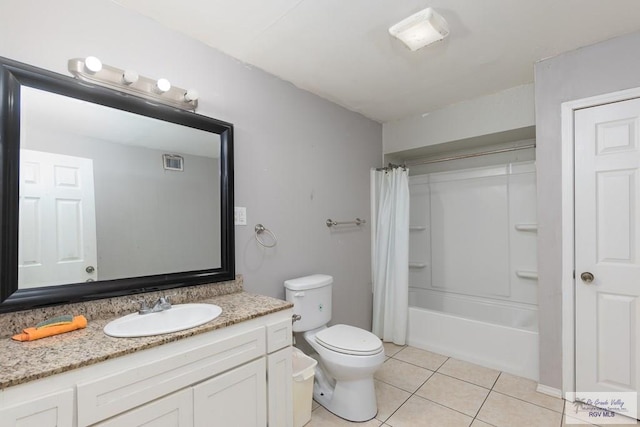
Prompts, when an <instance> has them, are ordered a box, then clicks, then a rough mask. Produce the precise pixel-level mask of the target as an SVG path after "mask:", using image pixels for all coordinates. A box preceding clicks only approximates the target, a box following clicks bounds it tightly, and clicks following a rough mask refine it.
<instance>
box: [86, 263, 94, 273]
mask: <svg viewBox="0 0 640 427" xmlns="http://www.w3.org/2000/svg"><path fill="white" fill-rule="evenodd" d="M84 271H86V272H87V273H89V274H91V273H93V272H94V271H96V269H95V267H94V266H93V265H90V266H89V267H87V268H85V269H84Z"/></svg>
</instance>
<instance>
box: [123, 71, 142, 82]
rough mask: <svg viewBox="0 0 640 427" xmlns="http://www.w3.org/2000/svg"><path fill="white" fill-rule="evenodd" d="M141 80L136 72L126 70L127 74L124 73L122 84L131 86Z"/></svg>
mask: <svg viewBox="0 0 640 427" xmlns="http://www.w3.org/2000/svg"><path fill="white" fill-rule="evenodd" d="M139 78H140V76H139V75H138V73H137V72H136V71H134V70H125V72H124V73H122V83H124V84H126V85H130V84H133V83H135V82H137V81H138V79H139Z"/></svg>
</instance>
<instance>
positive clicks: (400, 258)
mask: <svg viewBox="0 0 640 427" xmlns="http://www.w3.org/2000/svg"><path fill="white" fill-rule="evenodd" d="M408 175H409V171H408V170H407V169H406V168H404V167H389V168H385V169H384V170H375V169H372V170H371V267H372V275H371V276H372V279H373V329H372V330H373V333H374V334H376V335H377V336H378V337H380V338H381V339H382V340H383V341H391V342H393V343H394V344H397V345H404V344H405V341H406V338H407V315H408V311H409V282H408V281H409V179H408Z"/></svg>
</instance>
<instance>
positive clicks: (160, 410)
mask: <svg viewBox="0 0 640 427" xmlns="http://www.w3.org/2000/svg"><path fill="white" fill-rule="evenodd" d="M122 426H127V427H138V426H146V427H149V426H180V427H191V426H193V390H192V389H191V387H189V388H187V389H184V390H182V391H179V392H177V393H173V394H170V395H169V396H165V397H163V398H161V399H158V400H154V401H153V402H151V403H147V404H146V405H143V406H139V407H137V408H135V409H132V410H130V411H129V412H125V413H124V414H121V415H117V416H115V417H113V418H109V419H108V420H107V421H104V422H101V423H98V424H96V425H95V427H122Z"/></svg>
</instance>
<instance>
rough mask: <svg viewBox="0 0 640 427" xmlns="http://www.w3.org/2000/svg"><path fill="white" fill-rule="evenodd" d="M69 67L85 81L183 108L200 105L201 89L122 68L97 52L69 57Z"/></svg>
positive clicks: (193, 107)
mask: <svg viewBox="0 0 640 427" xmlns="http://www.w3.org/2000/svg"><path fill="white" fill-rule="evenodd" d="M68 68H69V71H70V72H71V74H73V76H74V77H76V78H77V79H79V80H83V81H85V82H89V83H94V84H97V85H100V86H105V87H108V88H111V89H115V90H117V91H119V92H124V93H128V94H131V95H136V96H139V97H141V98H145V99H147V100H149V101H153V102H158V103H162V104H166V105H170V106H172V107H177V108H180V109H182V110H192V111H195V110H196V108H198V93H197V92H196V91H195V90H193V89H189V90H188V91H187V90H186V89H181V88H179V87H175V86H172V85H171V83H170V82H169V80H167V79H158V80H155V79H150V78H148V77H143V76H140V75H138V73H137V72H135V71H134V70H121V69H119V68H115V67H112V66H110V65H106V64H103V63H102V62H101V61H100V60H99V59H98V58H96V57H94V56H89V57H87V58H75V59H70V60H69V63H68ZM187 94H188V96H187Z"/></svg>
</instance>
